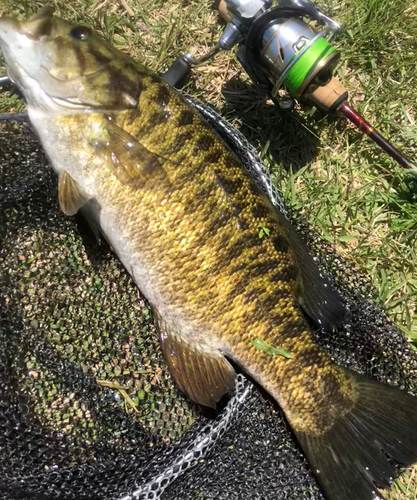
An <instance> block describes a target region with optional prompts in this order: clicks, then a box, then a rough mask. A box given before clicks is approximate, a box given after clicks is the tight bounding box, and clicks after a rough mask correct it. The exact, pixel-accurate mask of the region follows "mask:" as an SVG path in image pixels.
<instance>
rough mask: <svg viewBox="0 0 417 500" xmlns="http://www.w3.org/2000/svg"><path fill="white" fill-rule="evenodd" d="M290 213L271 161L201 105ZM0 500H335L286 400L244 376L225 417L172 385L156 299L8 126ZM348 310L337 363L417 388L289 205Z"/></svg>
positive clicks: (331, 339) (334, 260)
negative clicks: (296, 431) (287, 413)
mask: <svg viewBox="0 0 417 500" xmlns="http://www.w3.org/2000/svg"><path fill="white" fill-rule="evenodd" d="M190 101H191V102H192V104H193V105H194V106H195V107H196V108H197V109H198V110H199V111H200V113H202V114H203V115H204V116H205V118H206V119H207V120H208V121H209V122H210V123H211V124H212V126H213V127H214V128H215V129H216V130H217V131H218V132H219V133H220V135H222V137H223V138H224V139H225V140H226V142H228V143H229V145H230V146H231V147H232V148H233V149H234V150H235V151H236V152H237V154H238V155H239V156H240V157H241V159H242V161H243V163H244V165H245V167H246V168H248V169H249V170H250V171H251V172H252V173H253V174H254V176H255V177H256V178H257V180H258V182H259V183H260V185H261V187H262V189H264V190H265V191H266V192H267V193H268V195H269V196H270V197H271V199H273V201H274V203H275V204H276V205H277V206H278V207H280V209H281V210H286V208H285V207H284V205H283V203H282V201H281V199H280V197H279V194H278V193H277V192H276V190H275V189H274V188H273V187H272V186H271V184H270V181H269V178H268V176H267V175H266V174H265V172H264V167H263V165H262V163H261V162H260V160H259V158H258V156H257V155H256V153H255V152H254V150H253V149H252V147H251V146H250V145H249V144H248V142H247V141H246V140H245V138H244V137H243V136H242V135H241V134H240V133H239V132H238V131H236V130H235V129H233V128H232V127H231V126H230V125H229V124H228V123H227V122H225V121H224V120H222V119H221V118H220V117H219V116H218V114H217V113H216V112H215V111H213V110H212V109H211V108H209V107H208V106H206V105H204V104H202V103H201V102H199V101H195V100H191V99H190ZM0 168H1V173H2V186H1V192H0V196H1V204H2V212H1V213H2V219H1V224H0V231H1V233H0V235H1V254H0V259H1V269H2V273H1V278H0V288H1V330H0V377H1V385H0V496H1V498H2V499H5V500H15V499H35V500H36V499H39V500H49V499H62V500H70V499H71V500H72V499H74V500H75V499H77V500H78V499H89V500H94V499H100V500H103V499H112V500H113V499H114V500H116V499H117V500H119V499H120V500H122V499H123V500H130V499H132V500H133V499H143V500H145V499H146V500H151V499H154V500H155V499H158V498H161V499H163V500H187V499H189V500H197V499H226V498H227V499H239V500H246V499H247V500H249V499H251V500H252V499H272V498H273V499H279V500H280V499H293V500H295V499H297V500H299V499H315V500H319V499H322V498H323V497H322V495H321V493H320V491H319V488H318V486H317V485H316V482H315V479H314V477H313V475H312V473H311V471H310V470H309V468H308V465H307V463H306V461H305V459H304V457H303V455H302V453H301V451H300V449H299V447H298V445H297V443H296V442H295V440H294V438H293V436H292V434H291V431H290V428H289V426H288V425H287V423H286V421H285V419H284V418H283V415H282V413H281V412H280V409H279V408H278V407H277V405H276V404H275V403H274V402H273V401H272V400H271V399H270V398H269V397H268V395H266V394H265V393H263V392H262V390H260V389H259V388H255V387H254V386H253V384H252V383H251V382H249V381H248V380H247V379H246V378H245V377H244V376H243V375H239V377H238V382H237V385H236V390H235V392H234V394H232V395H231V396H230V397H229V398H228V399H227V398H226V400H225V401H224V402H223V404H222V407H221V408H220V411H219V412H218V413H214V412H207V411H206V410H202V409H201V408H200V407H198V406H197V405H195V404H193V403H191V402H190V401H188V400H187V398H186V397H185V396H184V395H183V394H181V393H180V392H179V391H178V390H177V389H176V387H175V385H174V383H173V382H172V380H171V378H170V376H169V373H168V371H167V368H166V365H165V363H164V360H163V357H162V353H161V350H160V348H159V345H158V339H157V335H156V331H155V327H154V326H153V322H152V321H153V320H152V317H151V313H150V308H149V307H148V305H147V303H146V301H145V300H144V299H143V298H142V297H141V295H140V293H139V292H138V290H137V288H136V286H135V285H134V283H133V281H132V280H131V278H130V277H129V276H128V274H127V273H126V271H125V270H124V268H123V267H122V265H121V264H120V262H119V261H118V259H117V257H115V256H114V255H113V254H112V252H111V251H110V249H109V248H108V247H107V246H106V244H104V243H103V242H101V244H100V242H98V241H97V240H96V239H95V237H94V235H93V233H92V232H91V231H90V229H89V228H88V226H87V225H86V224H85V222H84V221H83V219H82V218H81V217H78V216H76V217H73V218H69V217H66V216H65V215H64V214H62V213H61V212H60V210H59V207H58V202H57V186H56V180H55V179H54V177H53V175H52V172H51V170H50V168H49V166H48V164H47V161H46V159H45V157H44V155H43V153H42V150H41V147H40V145H39V143H38V141H37V139H36V138H35V137H34V135H33V134H32V132H31V129H30V126H29V125H28V124H27V123H17V122H16V123H15V122H8V123H6V124H4V125H2V126H1V129H0ZM286 212H287V214H288V216H289V217H290V219H291V220H292V222H293V224H294V225H295V226H296V227H297V228H298V230H299V232H300V234H301V235H302V236H303V238H304V239H305V241H306V242H307V244H308V245H309V247H310V249H311V252H312V253H313V254H314V256H315V257H316V258H317V262H318V263H319V264H320V266H321V268H322V271H323V272H325V273H326V274H328V276H329V277H330V279H331V281H332V283H333V284H334V286H335V288H337V290H338V291H339V292H340V293H341V295H342V296H343V297H344V299H345V301H346V303H347V307H348V317H347V321H346V324H345V326H344V327H343V328H342V329H340V330H339V331H337V332H335V333H332V334H329V333H326V332H324V331H320V330H317V331H316V332H315V337H316V340H317V342H319V343H320V345H322V346H323V347H324V348H325V349H326V350H327V351H328V352H329V353H330V354H331V356H332V358H333V359H334V360H335V362H337V363H340V364H342V365H344V366H347V367H350V368H352V369H354V370H357V371H360V372H361V373H365V374H367V375H369V376H373V377H375V378H377V379H379V380H381V381H384V382H388V383H392V384H396V385H399V386H400V387H402V388H405V389H408V390H412V389H413V388H414V387H415V386H416V381H417V357H416V355H415V354H414V352H413V351H412V349H411V348H410V346H409V344H408V343H407V342H406V340H405V339H404V338H403V336H402V335H401V334H400V333H399V332H398V330H397V329H396V328H395V326H394V325H393V324H392V323H391V322H390V320H389V319H388V318H387V317H386V316H385V314H384V312H383V311H382V310H381V309H379V308H378V307H377V306H376V305H375V303H374V301H373V298H374V289H373V288H372V285H371V284H370V283H369V281H368V279H367V278H366V277H364V276H362V275H361V274H360V273H358V272H357V271H356V270H354V269H351V268H349V267H348V266H347V264H346V263H345V262H344V260H343V259H342V258H340V257H339V256H338V255H337V254H335V253H334V252H333V251H332V250H331V248H330V247H329V246H328V245H327V244H326V243H325V242H323V241H322V240H321V239H320V238H319V237H318V235H317V234H316V233H315V231H314V230H313V229H312V228H311V227H310V226H309V224H307V223H306V221H304V220H303V219H302V218H301V217H300V216H299V215H298V214H297V213H292V212H291V211H290V210H286Z"/></svg>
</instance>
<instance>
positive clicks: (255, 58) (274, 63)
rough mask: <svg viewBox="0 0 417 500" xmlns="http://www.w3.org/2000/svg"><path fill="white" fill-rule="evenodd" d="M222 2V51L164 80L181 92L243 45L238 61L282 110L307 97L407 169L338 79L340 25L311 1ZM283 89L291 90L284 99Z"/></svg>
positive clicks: (187, 62) (191, 61)
mask: <svg viewBox="0 0 417 500" xmlns="http://www.w3.org/2000/svg"><path fill="white" fill-rule="evenodd" d="M271 7H272V0H221V2H220V4H219V11H220V14H221V16H222V17H223V18H224V19H225V20H226V21H227V26H226V29H225V30H224V32H223V34H222V36H221V38H220V40H219V42H218V43H217V45H216V47H215V48H214V49H213V50H211V51H210V52H209V53H207V54H205V55H204V56H203V57H200V58H198V59H197V58H195V57H194V56H193V55H192V54H190V53H189V54H186V55H185V56H183V57H181V58H179V59H177V61H175V62H174V64H173V65H172V66H171V68H170V69H169V70H168V71H167V73H165V75H164V79H165V80H166V81H167V82H168V83H170V84H171V85H173V86H174V87H177V88H180V87H182V86H183V85H184V83H185V81H186V79H187V77H188V75H189V74H190V72H191V69H192V67H193V66H198V65H199V64H202V63H204V62H206V61H207V60H209V59H210V58H212V57H213V56H215V55H216V54H217V53H218V52H220V51H221V50H230V49H231V48H233V47H234V46H236V45H238V46H239V49H238V51H237V58H238V60H239V62H240V63H241V65H242V66H243V68H244V69H245V71H246V72H247V74H248V75H249V77H250V78H251V80H253V81H254V82H255V83H256V84H257V85H258V86H259V87H261V88H262V89H264V90H265V91H266V92H268V94H269V95H270V97H271V99H272V100H273V101H274V103H275V104H277V105H278V106H280V107H281V108H282V109H286V110H291V109H292V108H293V106H294V104H295V100H296V99H297V100H300V99H307V100H309V101H311V102H312V103H313V104H314V105H315V106H317V107H318V108H320V109H322V110H324V111H325V112H327V113H331V112H340V113H342V114H344V115H345V116H346V117H347V118H348V119H349V120H350V121H351V122H352V123H354V124H355V125H356V126H357V127H358V128H359V129H360V130H361V131H362V132H364V133H366V134H367V135H368V136H369V137H370V138H371V139H372V140H373V141H374V142H375V143H377V144H378V145H379V146H380V147H381V148H382V149H383V150H384V151H385V152H386V153H387V154H388V155H389V156H391V157H392V158H393V159H394V160H396V161H397V162H398V163H399V164H400V165H402V166H403V167H411V166H412V165H411V164H410V162H409V161H408V160H407V159H406V158H405V157H404V156H403V155H402V154H401V153H400V152H399V151H398V150H397V149H395V148H394V146H392V144H391V143H390V142H388V141H387V140H386V139H385V138H384V137H382V136H381V134H379V133H378V132H377V131H376V130H375V129H374V128H373V127H371V125H370V124H369V123H368V122H367V121H366V120H365V119H364V118H363V117H362V116H360V115H359V113H357V111H355V110H354V109H353V108H352V107H351V106H349V104H348V103H347V100H348V97H349V95H348V91H347V90H346V89H345V87H344V86H343V85H342V84H341V83H340V82H339V81H338V80H337V79H336V78H335V77H333V70H334V68H335V65H336V64H337V62H338V60H339V59H340V53H339V52H338V51H337V50H336V49H335V48H334V47H333V46H332V44H331V41H332V38H333V37H334V35H335V34H336V33H337V32H338V31H339V30H340V25H339V24H338V23H337V22H336V21H334V20H333V19H331V18H330V17H328V16H326V15H325V14H324V13H323V12H322V11H321V10H320V9H319V8H318V7H317V6H316V5H314V4H313V3H312V2H310V0H278V6H276V7H274V8H271ZM283 91H284V92H285V93H284V95H283Z"/></svg>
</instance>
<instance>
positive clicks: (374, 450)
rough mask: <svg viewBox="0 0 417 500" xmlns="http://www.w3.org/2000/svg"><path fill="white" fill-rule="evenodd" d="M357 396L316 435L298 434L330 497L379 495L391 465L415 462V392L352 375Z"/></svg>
mask: <svg viewBox="0 0 417 500" xmlns="http://www.w3.org/2000/svg"><path fill="white" fill-rule="evenodd" d="M354 377H355V379H356V382H357V387H358V389H359V398H358V401H357V403H356V404H355V406H354V407H353V409H352V410H351V411H350V412H349V413H348V414H346V415H345V416H344V417H341V418H340V419H339V420H338V421H337V422H336V423H335V425H334V426H333V427H332V428H331V429H330V430H328V431H326V433H325V434H323V435H321V436H317V437H314V436H309V435H308V434H304V433H298V434H297V438H298V440H299V442H300V444H301V446H302V448H303V450H304V452H305V455H306V457H307V459H308V461H309V462H310V464H311V466H312V468H313V471H314V473H315V475H316V477H317V479H318V481H319V483H320V484H321V486H322V488H323V490H324V493H325V495H326V497H327V498H328V499H329V500H375V499H378V498H383V497H382V496H381V494H380V493H378V491H377V487H382V488H387V487H389V486H390V483H391V480H392V479H393V478H394V477H395V476H396V470H395V468H394V467H393V465H391V463H390V461H389V460H388V458H387V457H390V458H391V459H394V460H395V461H397V462H398V463H400V464H402V465H411V464H412V463H413V462H415V461H417V397H413V396H411V395H409V394H407V393H406V392H403V391H401V390H399V389H396V388H394V387H390V386H388V385H385V384H381V383H379V382H375V381H373V380H370V379H368V378H366V377H363V376H361V375H358V374H354Z"/></svg>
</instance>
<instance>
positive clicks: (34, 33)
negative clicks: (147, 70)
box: [0, 8, 105, 110]
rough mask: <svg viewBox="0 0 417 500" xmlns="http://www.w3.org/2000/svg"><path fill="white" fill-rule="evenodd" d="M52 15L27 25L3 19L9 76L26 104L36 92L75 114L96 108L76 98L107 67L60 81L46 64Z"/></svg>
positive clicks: (1, 36) (0, 38)
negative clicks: (46, 29)
mask: <svg viewBox="0 0 417 500" xmlns="http://www.w3.org/2000/svg"><path fill="white" fill-rule="evenodd" d="M52 12H53V10H52V9H51V8H46V9H42V11H41V12H39V13H38V14H37V15H36V16H35V17H33V18H32V19H30V20H29V21H26V22H24V23H20V22H19V21H17V20H15V19H13V18H8V17H0V51H1V52H2V54H3V57H4V59H5V62H6V67H7V75H8V76H9V78H10V79H11V80H12V82H13V83H14V84H15V85H16V86H17V87H18V88H19V89H20V91H21V92H22V93H23V95H24V96H25V98H26V99H27V100H28V98H29V100H30V97H29V96H30V94H33V91H34V89H35V88H37V89H38V90H37V91H36V94H37V95H39V93H41V94H43V95H44V96H46V97H47V98H49V99H50V100H51V101H53V103H54V104H55V105H58V106H59V107H60V108H66V109H68V110H70V109H73V110H74V109H85V108H87V107H95V106H96V105H97V103H91V102H84V101H83V100H82V99H80V98H79V97H77V94H78V91H79V89H80V88H82V86H83V83H84V82H85V79H87V80H88V79H89V78H95V77H97V76H99V74H100V73H101V72H103V71H104V70H105V68H104V67H102V68H100V69H99V70H96V71H92V72H91V73H89V74H85V75H83V76H82V78H80V77H74V78H70V79H64V78H62V79H61V78H57V77H56V76H54V75H52V74H51V73H50V72H49V70H48V69H47V68H46V67H45V66H44V64H43V63H44V61H43V55H42V54H43V50H42V47H41V44H42V40H41V38H42V36H43V35H44V34H45V33H44V31H43V30H44V27H45V23H46V22H49V21H51V18H52ZM44 100H45V99H43V101H44Z"/></svg>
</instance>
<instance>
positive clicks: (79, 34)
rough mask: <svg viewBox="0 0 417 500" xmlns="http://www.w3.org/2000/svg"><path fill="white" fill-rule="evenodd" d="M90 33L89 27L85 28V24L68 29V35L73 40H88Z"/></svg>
mask: <svg viewBox="0 0 417 500" xmlns="http://www.w3.org/2000/svg"><path fill="white" fill-rule="evenodd" d="M90 35H91V30H90V28H87V26H76V27H75V28H72V30H71V31H70V36H71V37H72V38H74V39H75V40H80V41H81V42H84V41H85V40H88V38H89V36H90Z"/></svg>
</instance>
